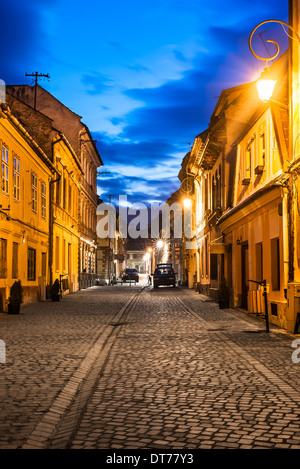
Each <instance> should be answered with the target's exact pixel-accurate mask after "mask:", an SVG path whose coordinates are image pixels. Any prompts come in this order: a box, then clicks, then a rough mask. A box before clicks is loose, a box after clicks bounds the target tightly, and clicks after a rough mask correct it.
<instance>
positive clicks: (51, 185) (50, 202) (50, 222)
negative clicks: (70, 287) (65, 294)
mask: <svg viewBox="0 0 300 469" xmlns="http://www.w3.org/2000/svg"><path fill="white" fill-rule="evenodd" d="M61 140H63V138H62V137H60V138H59V139H58V140H55V141H52V142H51V151H52V163H54V145H55V144H56V143H58V142H60V141H61ZM57 174H58V177H57V178H56V179H51V181H50V183H49V187H50V191H49V192H50V194H49V263H48V265H49V280H50V287H51V285H52V283H53V273H52V267H53V184H54V183H55V182H58V181H60V179H61V176H60V174H59V173H57Z"/></svg>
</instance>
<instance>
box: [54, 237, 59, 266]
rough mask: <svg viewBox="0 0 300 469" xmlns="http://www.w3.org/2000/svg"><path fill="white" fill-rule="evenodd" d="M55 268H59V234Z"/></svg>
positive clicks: (56, 245) (56, 244)
mask: <svg viewBox="0 0 300 469" xmlns="http://www.w3.org/2000/svg"><path fill="white" fill-rule="evenodd" d="M55 268H56V270H59V236H56V243H55Z"/></svg>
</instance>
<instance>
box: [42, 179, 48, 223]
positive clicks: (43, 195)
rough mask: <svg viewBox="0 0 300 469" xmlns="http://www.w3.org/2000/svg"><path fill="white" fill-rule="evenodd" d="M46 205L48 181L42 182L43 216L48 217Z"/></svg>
mask: <svg viewBox="0 0 300 469" xmlns="http://www.w3.org/2000/svg"><path fill="white" fill-rule="evenodd" d="M46 205H47V198H46V183H45V182H42V184H41V214H42V217H43V218H46Z"/></svg>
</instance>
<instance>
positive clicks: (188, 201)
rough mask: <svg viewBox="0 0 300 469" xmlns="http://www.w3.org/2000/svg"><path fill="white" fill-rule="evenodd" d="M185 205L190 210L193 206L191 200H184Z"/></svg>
mask: <svg viewBox="0 0 300 469" xmlns="http://www.w3.org/2000/svg"><path fill="white" fill-rule="evenodd" d="M183 205H184V206H185V208H189V207H190V206H191V205H192V201H191V199H184V201H183Z"/></svg>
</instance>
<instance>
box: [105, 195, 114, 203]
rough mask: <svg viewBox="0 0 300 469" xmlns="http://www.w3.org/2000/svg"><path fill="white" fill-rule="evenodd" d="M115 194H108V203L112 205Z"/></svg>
mask: <svg viewBox="0 0 300 469" xmlns="http://www.w3.org/2000/svg"><path fill="white" fill-rule="evenodd" d="M114 196H115V194H107V197H108V202H109V203H110V204H111V198H112V197H114Z"/></svg>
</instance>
